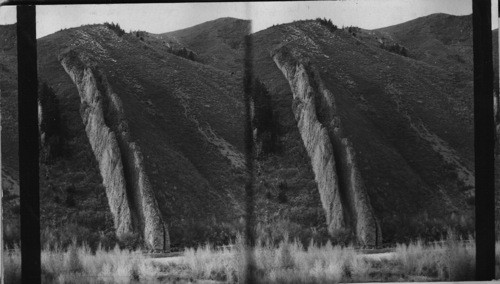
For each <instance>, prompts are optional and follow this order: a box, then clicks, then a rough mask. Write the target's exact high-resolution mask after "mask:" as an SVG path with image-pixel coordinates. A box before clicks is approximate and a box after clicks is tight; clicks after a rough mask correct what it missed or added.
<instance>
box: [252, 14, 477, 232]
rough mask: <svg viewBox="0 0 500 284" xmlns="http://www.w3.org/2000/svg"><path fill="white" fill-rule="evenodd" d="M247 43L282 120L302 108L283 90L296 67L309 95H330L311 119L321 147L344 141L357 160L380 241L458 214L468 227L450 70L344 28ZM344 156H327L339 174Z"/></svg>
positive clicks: (462, 125)
mask: <svg viewBox="0 0 500 284" xmlns="http://www.w3.org/2000/svg"><path fill="white" fill-rule="evenodd" d="M253 38H254V46H255V47H256V50H255V51H254V54H255V65H254V66H255V69H256V70H257V72H256V73H257V74H258V76H259V77H260V78H261V79H262V81H263V82H264V83H265V84H266V85H267V86H268V88H269V89H270V90H271V92H273V93H274V94H273V96H275V102H274V103H275V105H277V107H279V109H280V110H281V109H282V107H281V106H282V105H287V106H288V110H285V108H283V109H284V111H283V114H280V117H288V118H290V117H292V116H291V113H290V107H292V109H291V110H293V111H294V112H295V115H298V114H297V111H299V109H302V108H296V107H297V106H298V105H300V101H297V100H298V98H299V97H300V96H301V94H300V93H297V92H299V89H297V90H294V91H291V90H290V87H287V83H288V85H290V86H293V85H294V84H295V83H294V80H299V79H298V78H297V79H294V78H293V74H294V72H299V71H293V70H295V69H293V68H292V67H293V66H300V65H302V66H303V67H302V68H304V69H305V70H306V71H304V72H305V75H303V76H306V77H307V78H308V79H307V80H308V81H309V82H310V84H312V85H313V87H312V88H313V89H316V92H318V93H323V95H324V93H325V89H326V91H328V92H327V93H329V95H326V97H324V98H321V97H317V98H316V99H315V100H320V102H321V101H322V100H325V99H326V100H327V101H328V100H331V101H333V106H332V107H325V103H327V101H325V102H322V103H320V104H321V105H322V106H321V107H320V106H319V105H316V112H317V115H316V116H317V119H318V120H319V123H320V124H321V125H323V127H325V128H326V129H327V131H329V132H330V133H329V136H330V141H329V142H328V141H327V143H332V145H333V148H334V149H335V148H343V147H342V146H341V144H336V143H338V142H335V140H337V139H340V141H342V140H343V139H347V140H348V141H350V142H348V144H347V145H349V144H351V146H352V149H354V152H355V154H356V155H355V156H356V158H355V161H354V163H355V164H356V168H357V169H358V171H359V176H360V177H361V178H360V180H362V182H363V183H364V187H365V189H366V191H367V193H368V195H369V199H370V200H371V205H372V206H373V210H374V212H375V216H376V217H377V219H378V220H379V222H380V224H381V229H382V234H383V239H384V241H396V240H402V239H405V238H407V237H411V236H416V235H420V234H421V235H427V234H428V235H429V236H430V235H434V234H439V233H437V231H433V230H436V229H437V228H438V227H439V226H443V225H442V224H443V223H451V222H452V221H450V218H451V219H454V218H457V216H462V217H458V219H462V221H461V222H462V225H463V226H469V228H471V225H470V224H471V223H470V222H472V221H473V219H472V217H471V211H470V210H471V205H473V197H472V195H473V191H472V189H473V185H474V180H473V153H474V152H473V147H472V146H473V145H472V137H473V128H472V123H473V119H472V113H473V111H472V96H471V95H470V94H471V93H472V88H471V85H470V84H456V81H455V78H454V76H453V74H452V73H450V72H446V71H445V70H443V69H441V68H437V67H434V66H431V65H429V64H427V63H425V62H421V61H419V60H415V59H412V58H408V57H404V56H401V55H398V54H394V53H391V52H388V51H386V50H384V49H382V48H379V47H376V46H373V45H372V44H370V42H366V41H364V40H363V39H360V36H358V35H353V34H352V33H349V32H347V30H337V31H335V32H333V33H332V32H330V31H328V30H327V29H326V28H325V27H323V26H321V25H320V24H319V23H317V22H316V21H302V22H296V23H292V24H286V25H279V26H276V27H273V28H269V29H267V30H264V31H261V32H258V33H256V34H255V35H254V36H253ZM271 56H274V62H273V58H272V57H271ZM276 64H277V65H278V67H279V68H281V69H282V72H281V71H280V69H279V68H278V67H276ZM286 66H289V67H286ZM283 68H284V69H283ZM289 68H292V69H289ZM297 68H298V67H297ZM285 70H286V71H285ZM282 75H285V76H287V77H288V79H289V82H287V81H286V80H285V79H284V78H283V77H282ZM289 76H291V77H289ZM301 76H302V75H301ZM311 81H312V82H311ZM314 85H316V87H314ZM297 86H299V85H297ZM318 88H319V89H318ZM292 97H293V98H294V99H293V100H292ZM316 104H318V103H316ZM304 107H305V106H304ZM302 111H303V109H302ZM287 112H288V113H287ZM318 112H319V113H318ZM332 116H333V117H332ZM296 117H297V116H296ZM329 117H330V118H329ZM329 119H333V121H335V122H333V121H332V122H328V121H329ZM292 124H293V123H292V122H291V121H289V124H288V125H292ZM337 124H340V125H341V126H339V127H335V126H334V125H337ZM330 125H331V126H330ZM299 126H300V123H299ZM330 127H332V128H330ZM337 128H339V129H340V130H335V129H337ZM295 131H296V130H295V129H292V133H293V132H295ZM339 136H340V137H339ZM336 145H338V146H336ZM335 151H339V150H335ZM344 155H345V154H342V153H341V152H338V153H335V154H333V156H334V159H335V164H340V165H344V166H335V171H336V174H337V175H338V176H342V175H344V174H345V171H346V169H345V168H344V169H342V168H343V167H345V162H343V161H342V158H341V157H342V156H344ZM336 156H340V157H339V158H335V157H336ZM312 163H313V165H314V164H315V163H316V162H315V161H313V162H312ZM343 172H344V173H343ZM349 183H352V180H350V178H349V177H346V180H345V181H342V178H339V180H338V187H339V194H340V196H341V198H340V199H341V200H343V199H344V201H341V202H340V203H339V205H338V207H339V208H343V207H348V208H349V207H351V208H352V206H351V205H346V204H349V203H350V201H349V198H348V197H342V195H344V194H345V193H344V194H343V193H342V191H343V190H346V191H347V188H348V184H349ZM342 184H345V185H342ZM346 186H347V187H346ZM343 187H344V189H343ZM347 192H350V191H347ZM444 200H446V201H445V205H444V206H443V201H444ZM333 208H335V206H334V207H333ZM337 210H340V209H337ZM342 210H344V211H346V212H344V215H346V216H352V215H353V214H352V212H349V209H342ZM342 210H341V211H342ZM351 211H352V209H351ZM344 221H345V220H344ZM339 222H340V221H339ZM345 222H348V223H349V222H351V223H352V225H350V226H347V227H351V228H352V227H353V226H356V221H352V220H351V221H345ZM465 223H469V225H466V224H465ZM438 230H439V229H438Z"/></svg>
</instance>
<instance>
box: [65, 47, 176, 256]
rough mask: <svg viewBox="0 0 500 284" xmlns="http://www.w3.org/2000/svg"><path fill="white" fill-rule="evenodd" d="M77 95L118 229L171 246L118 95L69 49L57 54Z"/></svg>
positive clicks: (154, 245) (159, 246)
mask: <svg viewBox="0 0 500 284" xmlns="http://www.w3.org/2000/svg"><path fill="white" fill-rule="evenodd" d="M59 60H60V61H61V64H62V66H63V67H64V69H65V71H66V72H67V73H68V75H69V76H70V77H71V79H72V80H73V82H74V83H75V85H76V87H77V89H78V93H79V94H80V99H81V116H82V120H83V123H84V125H85V130H86V132H87V136H88V138H89V141H90V145H91V146H92V150H93V152H94V155H95V157H96V159H97V161H98V163H99V169H100V172H101V175H102V177H103V184H104V186H105V188H106V195H107V197H108V202H109V206H110V209H111V213H112V214H113V216H114V223H115V228H116V234H117V236H118V237H121V236H123V235H124V234H125V233H133V232H134V233H140V235H141V236H142V238H143V239H144V242H145V243H146V244H147V246H148V247H149V248H151V249H162V250H166V249H169V237H168V230H167V228H166V227H165V225H164V222H163V220H162V218H161V215H160V211H159V209H158V205H157V203H156V199H155V197H154V193H153V191H152V188H151V184H150V182H149V179H148V177H147V175H146V173H145V170H144V163H143V157H142V154H141V152H140V149H139V147H138V146H137V145H136V144H135V143H134V142H131V141H130V137H129V134H128V125H127V122H126V120H125V118H124V111H123V107H122V104H121V101H120V99H119V97H118V96H117V95H116V94H114V93H113V92H112V90H111V88H110V86H109V84H108V83H107V81H106V78H105V76H104V75H102V74H100V73H99V72H97V71H96V70H95V69H94V68H92V67H89V66H88V65H86V63H85V62H84V61H83V60H82V59H81V57H80V55H79V54H76V53H75V52H73V51H69V52H67V53H64V54H62V55H61V56H60V57H59Z"/></svg>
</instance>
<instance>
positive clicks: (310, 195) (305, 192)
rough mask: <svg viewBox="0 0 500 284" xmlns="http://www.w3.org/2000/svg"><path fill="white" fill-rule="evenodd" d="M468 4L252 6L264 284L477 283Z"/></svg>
mask: <svg viewBox="0 0 500 284" xmlns="http://www.w3.org/2000/svg"><path fill="white" fill-rule="evenodd" d="M412 3H413V2H412ZM391 5H392V6H393V7H392V8H389V6H391ZM495 9H496V8H495ZM280 13H283V14H280ZM295 13H297V14H295ZM471 13H472V3H471V1H458V2H453V4H451V2H446V1H445V2H444V3H434V2H432V3H431V2H428V1H417V2H415V3H414V5H413V4H411V3H410V2H405V1H403V2H402V3H401V4H400V6H398V8H395V7H394V2H391V1H385V2H384V1H381V2H377V3H374V2H371V1H365V2H359V3H358V2H349V1H347V2H319V3H318V2H313V3H311V2H299V3H279V4H275V3H258V4H257V3H255V4H253V5H252V16H253V17H252V20H253V22H252V24H253V33H252V35H251V38H252V43H253V56H254V61H253V70H254V72H253V75H254V80H255V88H254V98H253V99H254V111H253V113H252V115H253V122H254V140H255V142H256V151H255V155H256V159H255V169H256V173H255V190H256V230H257V239H258V244H257V249H256V255H255V262H256V266H257V267H258V269H259V268H260V269H263V270H264V271H267V272H269V274H267V276H268V277H270V280H271V281H278V282H280V281H285V282H290V281H291V282H293V281H294V280H293V279H296V280H297V279H300V280H302V281H312V282H314V281H318V279H321V280H325V281H334V280H337V281H341V282H344V281H353V282H365V281H367V282H370V281H460V280H473V279H474V275H475V238H474V235H475V222H474V218H475V217H474V210H475V208H474V204H475V188H474V186H475V180H474V125H473V123H474V104H473V86H474V80H473V79H474V78H473V73H474V67H473V62H474V61H473V26H472V14H471ZM284 15H286V16H284ZM297 15H300V16H297ZM304 15H310V17H309V18H310V19H309V20H303V18H304ZM315 15H317V17H314V16H315ZM325 15H327V16H325ZM494 22H495V21H494ZM496 24H497V23H494V26H493V27H492V34H493V41H494V47H495V48H494V50H493V52H494V58H495V62H498V30H497V25H496ZM495 74H497V75H496V78H497V77H498V64H495ZM496 93H497V94H498V84H496ZM492 95H493V94H492ZM499 208H500V207H499ZM269 244H273V245H274V247H275V248H276V251H275V253H276V257H277V259H280V260H281V263H280V266H279V267H280V268H281V269H277V270H273V269H271V268H269V267H266V265H265V263H266V262H267V260H266V253H265V252H266V248H268V246H269ZM277 244H278V245H277ZM275 264H276V263H275ZM287 268H288V269H287ZM289 268H293V269H289ZM316 272H317V273H316Z"/></svg>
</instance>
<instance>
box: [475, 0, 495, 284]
mask: <svg viewBox="0 0 500 284" xmlns="http://www.w3.org/2000/svg"><path fill="white" fill-rule="evenodd" d="M472 26H473V29H474V31H473V34H472V37H473V41H474V154H475V156H474V159H475V176H476V188H475V193H476V199H475V211H476V222H475V227H476V280H492V279H495V121H494V115H493V100H492V96H493V52H492V51H493V45H492V31H491V1H490V0H473V2H472ZM488 50H489V51H490V52H487V51H488Z"/></svg>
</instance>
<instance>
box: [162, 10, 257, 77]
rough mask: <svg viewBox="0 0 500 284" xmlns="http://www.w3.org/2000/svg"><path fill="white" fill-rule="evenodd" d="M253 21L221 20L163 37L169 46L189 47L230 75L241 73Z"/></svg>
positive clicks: (206, 61) (163, 35) (164, 34)
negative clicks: (176, 44) (230, 73)
mask: <svg viewBox="0 0 500 284" xmlns="http://www.w3.org/2000/svg"><path fill="white" fill-rule="evenodd" d="M249 31H250V21H248V20H240V19H235V18H219V19H216V20H213V21H209V22H205V23H203V24H199V25H196V26H193V27H189V28H186V29H182V30H177V31H173V32H168V33H163V34H160V35H159V36H160V38H162V39H164V40H165V41H166V42H167V43H174V44H175V43H180V44H182V45H185V46H189V48H191V49H192V50H194V51H195V52H196V53H197V54H200V55H201V57H202V60H203V62H204V63H206V64H209V65H212V66H214V67H216V68H219V69H223V70H228V71H230V72H241V70H242V68H241V66H242V64H243V57H242V54H243V50H244V42H243V40H244V36H245V35H247V34H248V33H249Z"/></svg>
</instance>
